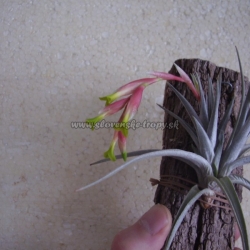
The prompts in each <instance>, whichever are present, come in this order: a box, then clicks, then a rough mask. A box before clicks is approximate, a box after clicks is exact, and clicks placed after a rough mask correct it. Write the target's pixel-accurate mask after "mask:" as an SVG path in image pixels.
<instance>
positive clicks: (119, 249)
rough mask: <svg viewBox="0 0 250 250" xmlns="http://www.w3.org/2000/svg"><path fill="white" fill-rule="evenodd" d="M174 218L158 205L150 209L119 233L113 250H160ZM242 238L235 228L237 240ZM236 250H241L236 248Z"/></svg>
mask: <svg viewBox="0 0 250 250" xmlns="http://www.w3.org/2000/svg"><path fill="white" fill-rule="evenodd" d="M171 225H172V216H171V214H170V211H169V210H168V209H167V208H166V207H165V206H163V205H160V204H157V205H154V206H153V207H152V208H150V209H149V211H147V212H146V213H145V214H144V215H143V216H142V217H141V218H140V219H139V220H138V221H137V222H136V223H135V224H134V225H132V226H130V227H129V228H126V229H124V230H122V231H121V232H119V233H118V234H117V235H116V236H115V238H114V240H113V243H112V246H111V250H141V249H144V250H152V249H153V250H160V249H161V248H162V246H163V245H164V242H165V240H166V238H167V236H168V234H169V232H170V229H171ZM239 237H240V233H239V229H238V226H237V225H236V226H235V240H237V239H238V238H239ZM234 250H240V249H239V248H234Z"/></svg>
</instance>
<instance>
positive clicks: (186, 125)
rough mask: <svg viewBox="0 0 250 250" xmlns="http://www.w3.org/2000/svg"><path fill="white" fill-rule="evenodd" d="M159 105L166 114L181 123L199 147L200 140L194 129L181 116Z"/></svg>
mask: <svg viewBox="0 0 250 250" xmlns="http://www.w3.org/2000/svg"><path fill="white" fill-rule="evenodd" d="M157 105H158V106H159V107H160V108H162V109H163V110H164V111H165V112H166V113H168V114H170V115H171V116H173V117H174V118H175V119H177V120H178V121H179V123H180V124H181V125H182V126H183V128H184V129H185V130H186V131H187V132H188V134H189V135H190V137H191V139H192V140H193V142H194V144H195V145H196V146H197V147H198V140H197V136H196V135H195V133H194V130H193V128H192V127H191V126H190V125H189V124H188V123H187V122H185V121H184V120H183V119H182V118H181V117H180V116H178V115H176V114H175V113H173V112H172V111H170V110H169V109H166V108H165V107H163V106H161V105H160V104H158V103H157Z"/></svg>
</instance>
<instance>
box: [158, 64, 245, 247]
mask: <svg viewBox="0 0 250 250" xmlns="http://www.w3.org/2000/svg"><path fill="white" fill-rule="evenodd" d="M175 63H176V64H177V65H179V66H180V67H181V68H182V69H183V70H184V71H185V72H186V73H187V74H188V75H190V74H191V73H198V75H199V76H200V78H201V83H202V85H203V87H204V89H205V93H206V92H207V88H208V78H209V77H210V78H211V79H212V82H213V86H214V87H215V83H216V81H217V79H218V77H219V73H220V72H221V73H222V82H224V83H223V84H222V88H221V100H220V106H219V119H220V117H222V116H223V114H224V113H225V110H226V108H227V106H228V104H229V103H230V101H231V99H232V97H233V96H234V98H235V105H234V108H233V112H232V115H231V119H230V121H229V122H228V124H227V128H226V131H225V143H224V147H225V145H226V144H227V142H228V139H229V136H230V134H231V132H232V128H233V126H234V123H235V117H237V114H238V111H239V106H240V102H241V86H242V85H241V81H240V74H239V73H238V72H235V71H232V70H230V69H227V68H221V67H217V66H216V65H215V64H213V63H211V62H209V61H203V60H200V59H180V60H177V61H176V62H175ZM169 73H172V74H175V75H178V73H177V71H176V69H175V67H174V66H173V67H172V68H171V70H170V71H169ZM245 81H246V89H248V87H249V81H248V79H245ZM171 83H172V84H173V85H174V86H175V87H176V88H177V89H178V90H179V91H180V92H181V93H182V94H183V95H184V96H185V97H186V98H187V100H188V101H189V102H190V103H191V104H192V106H193V107H194V108H195V110H196V111H198V105H197V101H196V100H195V98H194V96H193V94H192V93H191V92H190V90H189V89H188V88H187V87H186V85H185V84H184V83H179V82H175V81H172V82H171ZM228 83H230V84H231V86H230V84H228ZM164 107H166V108H168V109H169V110H171V111H172V112H174V113H175V114H177V115H179V116H180V117H182V118H183V119H184V120H185V121H188V122H189V123H190V124H191V121H190V119H189V117H188V115H187V113H186V110H185V108H184V107H183V105H182V104H181V102H180V101H179V99H178V97H176V95H175V94H174V93H173V92H172V91H171V90H170V89H169V88H168V87H167V86H166V88H165V99H164ZM164 122H165V123H167V124H169V125H170V124H171V122H172V123H174V122H176V120H175V119H174V118H173V117H171V116H170V115H167V114H165V118H164ZM191 146H192V140H191V139H190V137H189V135H188V134H187V132H186V131H185V130H184V129H183V128H182V127H181V125H179V126H175V127H174V128H173V129H170V127H169V128H168V127H166V129H165V130H164V132H163V148H164V149H171V148H172V149H173V148H177V149H184V150H187V151H192V147H191ZM234 173H237V174H238V175H242V173H243V170H242V167H239V168H237V169H236V170H235V172H234ZM163 175H164V176H165V175H166V176H165V180H167V181H168V183H174V184H177V185H178V186H180V185H184V186H187V182H186V181H185V180H183V179H180V178H184V179H186V180H190V181H192V182H195V183H197V177H196V173H195V171H194V170H193V169H192V168H191V167H189V166H188V165H186V164H184V163H183V162H180V161H178V160H175V159H173V158H169V157H163V158H162V161H161V166H160V176H161V177H162V176H163ZM176 177H177V178H176ZM236 191H237V194H238V196H239V199H240V200H242V189H241V187H239V186H237V185H236ZM187 192H188V188H185V187H182V188H178V190H176V189H175V188H174V187H173V185H172V187H171V185H169V184H168V186H164V185H161V184H160V185H158V187H157V190H156V193H155V199H154V201H155V203H161V204H164V205H166V206H167V207H168V208H169V209H170V211H171V213H172V215H173V218H175V216H176V214H177V211H178V209H179V207H180V205H181V203H182V201H183V198H184V197H185V195H186V194H187ZM214 205H219V206H226V207H227V206H228V205H227V204H225V203H223V202H221V201H218V200H216V201H214ZM234 222H235V221H234V215H233V212H232V211H231V210H229V209H225V208H220V207H215V206H211V207H210V208H207V209H204V208H203V207H202V206H201V205H200V203H199V202H196V203H195V204H194V205H193V206H192V207H191V208H190V209H189V212H188V213H187V215H186V217H185V218H184V220H183V222H182V224H181V226H180V228H179V230H178V231H177V233H176V235H175V238H174V241H173V243H172V246H171V249H175V250H178V249H180V250H182V249H202V250H203V249H206V250H208V249H209V250H215V249H223V250H226V249H234Z"/></svg>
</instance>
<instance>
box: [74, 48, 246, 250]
mask: <svg viewBox="0 0 250 250" xmlns="http://www.w3.org/2000/svg"><path fill="white" fill-rule="evenodd" d="M236 51H237V56H238V60H239V66H240V73H241V84H242V99H241V104H240V109H239V113H238V117H237V119H236V124H235V126H234V128H233V131H232V133H231V136H230V139H229V141H228V143H227V145H226V147H223V145H224V136H225V129H226V125H227V123H228V121H229V118H230V115H231V113H232V109H233V105H234V100H232V101H231V103H230V104H229V106H228V108H227V110H226V112H225V114H224V116H223V117H222V118H221V119H220V122H219V118H218V116H219V114H218V109H219V103H220V96H221V85H222V80H221V77H220V78H219V80H218V81H217V83H216V88H215V90H214V88H213V85H212V81H211V80H210V81H209V85H208V91H207V94H205V92H204V90H203V87H202V84H201V80H200V78H199V76H198V75H197V74H193V75H191V78H192V80H191V79H190V78H189V76H188V75H187V74H186V73H185V72H184V71H183V70H182V69H181V68H180V67H179V66H177V65H175V66H176V68H177V71H178V72H179V74H180V76H174V75H171V74H168V73H163V72H152V73H151V74H152V75H153V76H154V77H153V78H145V79H140V80H137V81H133V82H131V83H128V84H126V85H124V86H123V87H121V88H119V89H118V90H117V91H116V92H115V93H113V94H112V95H109V96H106V97H103V98H100V99H101V100H105V101H106V107H105V108H104V109H103V110H102V111H101V113H100V115H99V116H97V117H95V118H92V119H88V120H87V122H88V123H89V124H91V125H92V128H94V126H95V123H96V122H98V121H100V120H101V119H103V118H104V117H105V116H107V115H110V114H113V113H115V112H117V111H118V110H121V109H124V111H123V113H122V115H121V118H120V119H119V122H118V123H117V126H116V127H115V128H114V129H115V132H114V137H113V140H112V143H111V146H110V148H109V150H108V151H107V152H105V153H104V156H105V158H109V159H111V160H115V159H116V157H115V155H114V147H115V144H116V143H117V141H118V145H119V148H120V150H121V155H122V157H123V159H124V160H126V158H127V156H137V157H136V158H134V159H132V160H130V161H128V162H126V163H124V164H122V165H121V166H119V167H118V168H116V169H115V170H113V171H112V172H110V173H109V174H107V175H106V176H104V177H102V178H101V179H99V180H97V181H95V182H93V183H91V184H89V185H87V186H85V187H82V188H80V189H78V190H77V191H81V190H84V189H87V188H89V187H91V186H94V185H96V184H98V183H100V182H101V181H104V180H105V179H107V178H109V177H111V176H112V175H114V174H116V173H117V172H119V171H120V170H122V169H123V168H125V167H126V166H128V165H130V164H132V163H135V162H137V161H140V160H142V159H148V158H151V157H156V156H161V157H163V156H168V157H173V158H176V159H178V160H180V161H182V162H184V163H186V164H188V165H189V166H190V167H192V168H193V169H194V170H195V172H196V174H197V178H198V183H197V184H196V185H194V186H193V187H192V188H191V189H190V190H189V192H188V193H187V195H186V197H185V199H184V201H183V203H182V205H181V206H180V208H179V211H178V213H177V215H176V216H175V219H174V222H173V226H172V229H171V232H170V234H169V236H168V238H167V240H166V243H165V246H164V249H169V248H170V246H171V243H172V240H173V238H174V236H175V233H176V232H177V230H178V228H179V226H180V224H181V223H182V220H183V218H184V217H185V215H186V213H187V211H188V210H189V208H190V207H191V206H192V205H193V204H194V203H195V202H196V201H197V200H198V199H200V197H205V200H206V201H210V203H211V200H212V199H213V197H214V195H215V193H216V192H223V193H224V194H225V196H226V198H227V200H228V202H229V204H230V206H231V209H232V211H233V213H234V216H235V219H236V221H237V224H238V227H239V230H240V233H241V237H242V244H243V249H244V250H247V249H249V242H248V235H247V229H246V224H245V220H244V216H243V212H242V209H241V205H240V201H239V198H238V196H237V193H236V191H235V188H234V185H233V184H240V185H242V186H244V187H246V188H247V189H249V190H250V181H248V180H247V179H245V178H244V177H242V176H238V175H235V174H233V173H232V171H233V170H234V169H236V168H237V167H239V166H242V165H243V164H246V163H249V162H250V156H244V154H245V153H246V152H247V151H248V150H249V149H250V144H246V141H247V138H248V137H249V134H250V88H249V89H248V91H247V93H246V90H245V89H246V88H245V83H244V77H243V72H242V67H241V62H240V57H239V54H238V50H237V48H236ZM160 80H167V81H170V80H176V81H180V82H183V83H184V84H186V85H187V86H188V88H189V89H190V90H191V91H192V93H193V94H194V96H195V98H196V100H197V102H198V104H199V114H198V113H197V112H196V111H195V110H194V108H193V107H192V105H191V104H190V103H189V101H188V100H187V99H186V98H185V97H184V96H183V95H182V94H181V93H180V92H179V91H178V90H177V89H176V88H175V87H174V86H173V85H171V84H170V83H168V82H167V83H166V84H167V86H168V87H169V88H170V89H171V90H172V91H173V92H174V93H175V94H176V96H177V97H178V98H179V100H180V102H181V103H182V105H183V106H184V107H185V109H186V111H187V113H188V115H189V117H190V119H191V121H192V124H191V125H190V124H188V123H187V122H186V121H185V120H184V119H182V118H181V117H179V116H177V115H176V114H174V113H173V112H171V111H170V110H168V109H166V108H164V107H162V106H161V105H159V106H160V107H162V108H163V109H164V110H165V112H167V113H168V114H169V115H171V116H173V117H174V118H175V119H178V121H179V123H180V124H181V125H182V126H183V128H184V129H185V130H186V131H187V133H188V134H189V135H190V137H191V139H192V141H193V145H194V146H193V152H189V151H185V150H181V149H166V150H156V149H154V150H144V151H136V152H132V153H128V154H127V153H126V146H125V145H126V138H127V136H128V130H127V128H126V124H127V123H128V122H129V120H130V119H131V118H132V117H133V116H134V115H135V113H136V111H137V109H138V107H139V104H140V102H141V98H142V93H143V90H144V89H145V87H147V86H150V85H152V84H153V83H156V82H158V81H160ZM151 151H152V152H151ZM120 157H121V156H120ZM102 161H103V160H101V161H99V162H97V163H100V162H102ZM203 207H204V209H207V208H209V206H207V205H205V204H203Z"/></svg>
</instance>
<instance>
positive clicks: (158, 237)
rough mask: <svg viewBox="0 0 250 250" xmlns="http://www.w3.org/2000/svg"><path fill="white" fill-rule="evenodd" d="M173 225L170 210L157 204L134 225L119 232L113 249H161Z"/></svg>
mask: <svg viewBox="0 0 250 250" xmlns="http://www.w3.org/2000/svg"><path fill="white" fill-rule="evenodd" d="M171 225H172V216H171V214H170V211H169V210H168V209H167V208H166V207H165V206H163V205H160V204H157V205H154V206H153V207H152V208H150V209H149V211H147V212H146V213H145V214H144V215H143V216H142V217H141V218H140V219H139V220H138V221H137V222H136V223H135V224H134V225H132V226H131V227H129V228H127V229H124V230H122V231H121V232H120V233H118V234H117V235H116V236H115V238H114V240H113V243H112V246H111V250H141V249H143V250H152V249H154V250H160V249H161V248H162V246H163V244H164V242H165V240H166V237H167V236H168V234H169V232H170V229H171Z"/></svg>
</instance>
